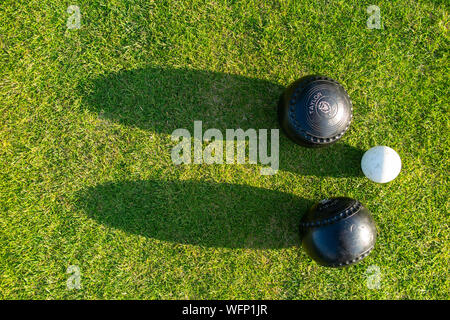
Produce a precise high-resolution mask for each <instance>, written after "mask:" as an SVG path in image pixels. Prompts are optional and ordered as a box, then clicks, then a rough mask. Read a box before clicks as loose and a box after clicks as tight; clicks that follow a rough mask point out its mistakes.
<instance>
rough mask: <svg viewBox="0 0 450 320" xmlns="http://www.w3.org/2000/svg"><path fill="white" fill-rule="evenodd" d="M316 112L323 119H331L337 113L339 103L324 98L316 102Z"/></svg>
mask: <svg viewBox="0 0 450 320" xmlns="http://www.w3.org/2000/svg"><path fill="white" fill-rule="evenodd" d="M316 112H317V114H318V115H319V116H321V117H324V118H327V119H331V118H333V117H334V116H335V115H336V113H337V103H336V102H335V101H333V99H330V98H329V97H323V98H322V99H319V100H318V101H317V102H316Z"/></svg>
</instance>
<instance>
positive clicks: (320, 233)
mask: <svg viewBox="0 0 450 320" xmlns="http://www.w3.org/2000/svg"><path fill="white" fill-rule="evenodd" d="M300 234H301V237H302V246H303V249H304V250H305V251H306V253H307V254H308V255H309V256H310V257H311V258H312V259H313V260H315V261H316V262H317V263H318V264H320V265H322V266H327V267H344V266H348V265H351V264H354V263H356V262H358V261H361V260H362V259H363V258H365V257H366V256H367V255H369V253H370V252H371V251H372V249H373V247H374V245H375V241H376V227H375V222H374V221H373V219H372V217H371V215H370V213H369V210H367V209H366V208H365V207H364V206H363V205H361V203H359V202H358V201H357V200H354V199H351V198H344V197H341V198H332V199H327V200H322V201H320V202H319V203H317V204H315V205H314V206H313V207H312V208H311V209H310V210H309V211H308V213H306V214H305V216H304V217H303V218H302V220H301V223H300Z"/></svg>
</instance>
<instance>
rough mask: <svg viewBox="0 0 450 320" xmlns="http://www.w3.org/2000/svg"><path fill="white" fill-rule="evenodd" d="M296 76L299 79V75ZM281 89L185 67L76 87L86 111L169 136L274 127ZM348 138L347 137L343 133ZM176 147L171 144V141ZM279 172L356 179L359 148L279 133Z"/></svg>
mask: <svg viewBox="0 0 450 320" xmlns="http://www.w3.org/2000/svg"><path fill="white" fill-rule="evenodd" d="M299 76H301V75H299ZM283 89H284V88H283V87H282V86H280V85H278V84H275V83H272V82H270V81H266V80H260V79H252V78H247V77H243V76H238V75H230V74H224V73H218V72H208V71H200V70H188V69H169V68H143V69H136V70H129V71H120V72H117V73H113V74H109V75H106V76H104V77H101V78H97V79H93V80H89V81H87V82H86V83H84V84H82V85H80V92H81V93H82V96H83V99H84V105H86V106H87V107H88V108H89V110H90V111H93V112H96V113H98V115H99V116H100V117H103V118H106V119H110V120H112V121H116V122H118V123H121V124H123V125H126V126H132V127H138V128H141V129H144V130H149V131H153V132H156V133H164V134H169V135H170V134H171V133H172V132H173V131H174V130H175V129H178V128H186V129H188V130H189V131H190V132H191V134H193V126H194V121H195V120H200V121H202V124H203V132H205V131H206V130H207V129H209V128H216V129H219V130H221V131H222V133H223V134H224V133H225V129H238V128H241V129H243V130H247V129H250V128H253V129H255V130H258V129H272V128H279V125H278V121H277V110H276V107H277V102H278V99H279V96H280V94H281V92H282V91H283ZM347 134H349V133H347ZM174 144H175V143H174ZM279 154H280V169H281V170H285V171H291V172H294V173H296V174H301V175H312V176H320V177H323V176H333V177H347V176H358V175H360V174H361V172H360V170H359V162H360V160H361V157H362V154H363V152H362V150H360V149H358V148H355V147H353V146H350V145H347V144H345V143H342V142H339V143H337V144H335V145H333V146H330V147H327V148H323V149H306V148H303V147H300V146H297V145H295V144H294V143H292V142H291V141H290V140H288V139H287V138H286V137H285V136H284V135H283V134H282V133H280V152H279Z"/></svg>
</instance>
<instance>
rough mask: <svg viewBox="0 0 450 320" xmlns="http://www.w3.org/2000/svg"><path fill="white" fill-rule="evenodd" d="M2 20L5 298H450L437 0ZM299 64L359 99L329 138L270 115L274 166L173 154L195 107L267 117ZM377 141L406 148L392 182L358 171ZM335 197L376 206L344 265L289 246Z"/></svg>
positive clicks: (154, 5) (203, 116)
mask: <svg viewBox="0 0 450 320" xmlns="http://www.w3.org/2000/svg"><path fill="white" fill-rule="evenodd" d="M72 4H76V5H78V6H79V7H80V11H81V28H80V29H68V28H67V19H68V18H69V16H70V14H69V13H67V7H68V6H69V5H72ZM369 5H377V6H379V7H380V10H381V11H380V12H381V27H382V28H381V29H369V28H368V27H367V25H366V22H367V19H368V18H369V14H368V13H367V11H366V10H367V7H368V6H369ZM0 21H1V23H0V75H1V76H0V98H1V104H0V298H2V299H185V298H190V299H234V298H240V299H448V298H449V291H450V290H449V289H450V288H449V287H450V286H449V284H450V282H449V269H448V266H449V253H450V252H449V251H450V250H449V201H448V195H449V188H448V183H449V179H448V172H449V157H448V155H449V138H448V137H449V119H448V115H449V110H448V106H449V99H448V96H449V67H450V63H449V55H448V53H449V31H448V29H449V26H450V22H449V4H448V2H446V1H432V0H428V1H416V0H403V1H381V0H380V1H378V2H374V1H356V0H353V1H343V0H342V1H340V0H328V1H327V0H322V1H307V0H302V1H264V0H260V1H256V0H249V1H181V0H176V1H175V0H174V1H140V0H133V1H126V0H114V1H107V2H105V1H84V0H79V1H76V2H75V1H74V2H71V1H62V2H58V1H42V0H40V1H16V0H7V1H2V3H1V4H0ZM308 74H323V75H327V76H329V77H332V78H334V79H336V80H338V81H339V82H340V83H342V85H343V86H344V87H345V88H346V90H347V91H348V93H349V95H350V97H351V99H352V102H353V107H354V119H353V122H352V125H351V127H350V130H349V131H348V132H347V133H346V134H345V135H344V137H343V139H342V140H340V141H339V142H338V143H337V144H335V145H333V146H331V147H328V148H323V149H319V150H313V149H306V148H302V147H300V146H298V145H296V144H294V143H292V142H291V141H290V140H289V139H288V138H286V136H285V135H284V134H282V133H281V132H280V153H279V154H280V170H279V172H278V173H277V174H276V175H273V176H263V175H260V169H261V168H262V165H261V164H257V165H252V164H242V165H237V164H235V165H227V164H223V165H206V164H201V165H194V164H192V165H174V164H173V163H172V160H171V150H172V148H173V146H174V145H175V144H176V142H173V141H172V140H171V133H172V132H173V130H175V129H177V128H187V129H188V130H189V131H191V132H192V131H193V124H194V120H201V121H203V128H204V130H206V129H207V128H218V129H220V130H223V132H224V130H225V129H227V128H229V129H237V128H243V129H248V128H255V129H262V128H266V129H272V128H278V123H277V118H276V104H277V101H278V97H279V95H280V93H281V92H282V91H283V89H284V88H285V87H286V86H287V85H288V84H289V83H291V82H292V81H294V80H296V79H297V78H300V77H302V76H304V75H308ZM375 145H387V146H390V147H392V148H393V149H395V150H396V151H397V152H398V153H399V155H400V157H401V158H402V172H401V173H400V175H399V176H398V177H397V179H395V180H394V181H392V182H390V183H387V184H376V183H373V182H371V181H369V180H368V179H367V178H365V177H364V175H363V173H362V171H361V168H360V159H361V156H362V154H363V153H364V152H365V151H366V150H367V149H369V148H370V147H373V146H375ZM331 196H349V197H353V198H356V199H358V200H360V201H361V202H362V203H363V204H364V205H366V206H367V207H368V208H369V210H370V211H371V212H372V214H373V217H374V220H375V221H376V223H377V230H378V240H377V243H376V246H375V249H374V251H373V252H372V253H371V254H370V255H369V256H368V257H367V258H366V259H365V260H363V261H362V262H361V263H359V264H356V265H354V266H350V267H348V268H343V269H332V268H324V267H321V266H319V265H317V264H316V263H315V262H314V261H312V260H311V259H310V258H309V257H308V256H307V255H306V254H305V252H304V251H303V250H302V249H301V247H300V239H299V235H298V224H299V220H300V218H301V217H302V215H303V214H304V212H305V210H306V209H307V208H309V207H310V206H311V205H312V204H313V203H314V202H316V201H318V200H321V199H323V198H327V197H331ZM70 265H76V266H78V268H79V270H80V272H81V289H80V290H76V289H74V290H68V288H67V285H66V281H67V279H68V278H69V277H70V276H71V274H68V273H66V270H67V268H68V267H69V266H70ZM377 268H379V269H378V270H379V276H380V287H379V288H378V289H373V288H369V287H368V286H367V280H368V279H370V277H373V276H374V274H373V273H372V271H370V270H375V269H377Z"/></svg>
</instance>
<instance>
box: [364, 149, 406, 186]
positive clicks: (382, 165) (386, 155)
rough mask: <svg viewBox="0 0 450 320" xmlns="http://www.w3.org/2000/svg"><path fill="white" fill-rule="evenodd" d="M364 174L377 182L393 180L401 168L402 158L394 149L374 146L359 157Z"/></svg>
mask: <svg viewBox="0 0 450 320" xmlns="http://www.w3.org/2000/svg"><path fill="white" fill-rule="evenodd" d="M361 168H362V171H363V172H364V175H365V176H366V177H367V178H369V179H370V180H372V181H374V182H378V183H386V182H389V181H392V180H394V179H395V178H396V177H397V176H398V174H399V173H400V170H401V169H402V160H401V159H400V156H399V155H398V153H397V152H395V150H394V149H391V148H389V147H386V146H376V147H373V148H370V149H369V150H367V151H366V153H364V155H363V157H362V159H361Z"/></svg>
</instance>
